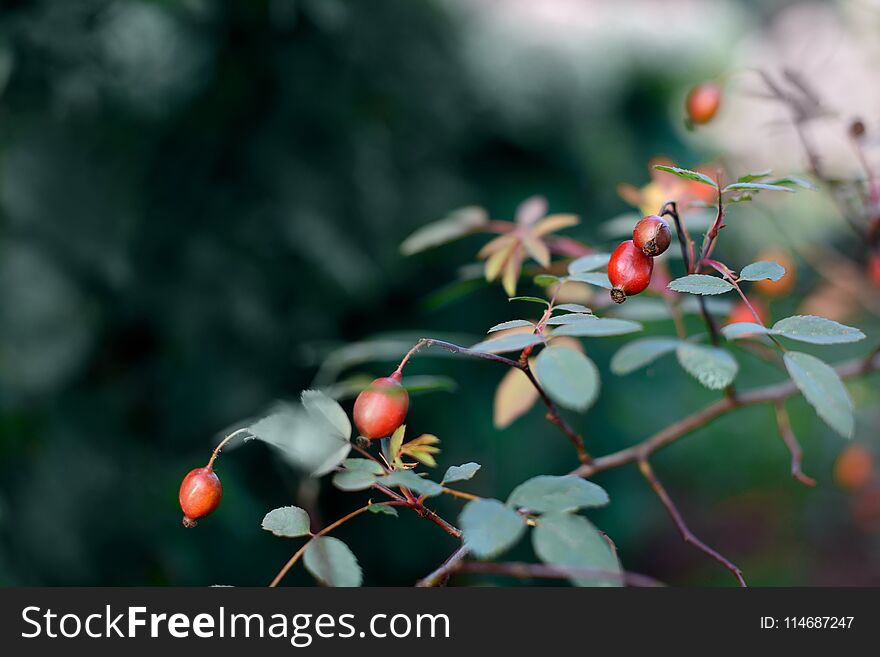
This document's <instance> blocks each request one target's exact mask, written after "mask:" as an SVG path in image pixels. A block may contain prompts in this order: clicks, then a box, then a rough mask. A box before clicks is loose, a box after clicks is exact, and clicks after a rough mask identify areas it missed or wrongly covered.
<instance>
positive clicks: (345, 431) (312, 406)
mask: <svg viewBox="0 0 880 657" xmlns="http://www.w3.org/2000/svg"><path fill="white" fill-rule="evenodd" d="M300 400H301V401H302V405H303V408H305V409H306V412H307V413H308V414H309V415H310V416H311V417H312V419H314V420H315V421H316V422H320V421H324V422H326V423H327V424H328V426H329V427H330V428H332V429H333V430H334V431H335V432H336V433H337V434H339V437H340V438H343V439H345V440H348V439H349V438H351V422H350V421H349V419H348V415H347V414H346V413H345V411H344V410H343V408H342V406H340V405H339V402H337V401H336V400H335V399H331V398H330V397H328V396H327V395H325V394H324V393H323V392H321V391H320V390H303V391H302V393H301V394H300Z"/></svg>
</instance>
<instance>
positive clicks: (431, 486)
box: [376, 470, 443, 497]
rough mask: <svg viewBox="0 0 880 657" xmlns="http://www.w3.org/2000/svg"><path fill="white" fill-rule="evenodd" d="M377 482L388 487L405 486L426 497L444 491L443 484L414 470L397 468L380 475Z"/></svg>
mask: <svg viewBox="0 0 880 657" xmlns="http://www.w3.org/2000/svg"><path fill="white" fill-rule="evenodd" d="M376 482H377V483H379V484H382V485H383V486H387V487H388V488H395V487H398V486H405V487H406V488H409V489H410V490H411V491H414V492H415V493H417V494H418V495H424V496H425V497H434V496H435V495H440V494H441V493H442V492H443V486H441V485H440V484H438V483H437V482H436V481H431V480H430V479H424V478H422V477H420V476H419V475H417V474H416V473H415V472H413V471H412V470H395V471H394V472H392V473H391V474H389V475H386V476H385V477H380V478H379V479H377V480H376Z"/></svg>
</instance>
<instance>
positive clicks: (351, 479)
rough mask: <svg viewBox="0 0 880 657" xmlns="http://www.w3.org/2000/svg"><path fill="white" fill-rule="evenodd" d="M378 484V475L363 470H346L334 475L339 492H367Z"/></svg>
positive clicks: (334, 481) (334, 482)
mask: <svg viewBox="0 0 880 657" xmlns="http://www.w3.org/2000/svg"><path fill="white" fill-rule="evenodd" d="M374 483H376V475H374V474H373V473H372V472H364V471H363V470H345V471H343V472H337V473H336V474H334V475H333V485H334V486H336V488H338V489H339V490H344V491H355V490H366V489H367V488H370V487H371V486H372V485H373V484H374Z"/></svg>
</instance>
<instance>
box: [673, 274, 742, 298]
mask: <svg viewBox="0 0 880 657" xmlns="http://www.w3.org/2000/svg"><path fill="white" fill-rule="evenodd" d="M667 287H668V288H669V289H670V290H673V291H675V292H687V293H688V294H724V293H725V292H730V291H731V290H732V289H733V285H732V284H731V283H730V282H728V281H726V280H724V279H723V278H718V277H717V276H708V275H707V274H688V275H687V276H682V277H681V278H676V279H675V280H674V281H672V282H671V283H670V284H669V285H668V286H667Z"/></svg>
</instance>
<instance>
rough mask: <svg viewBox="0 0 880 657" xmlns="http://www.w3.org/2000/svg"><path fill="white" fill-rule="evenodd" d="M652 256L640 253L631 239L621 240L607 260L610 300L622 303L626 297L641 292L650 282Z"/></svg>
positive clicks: (652, 268)
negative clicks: (610, 286) (610, 288)
mask: <svg viewBox="0 0 880 657" xmlns="http://www.w3.org/2000/svg"><path fill="white" fill-rule="evenodd" d="M653 271H654V258H650V257H648V256H646V255H645V254H644V253H642V250H641V249H639V248H638V247H637V246H636V245H635V244H634V243H633V241H632V240H626V241H625V242H621V243H620V246H618V247H617V248H616V249H614V253H612V254H611V260H609V261H608V280H610V281H611V285H612V286H613V289H612V290H611V300H612V301H614V303H623V302H624V301H626V298H627V297H630V296H633V295H634V294H638V293H639V292H643V291H644V290H645V288H646V287H648V285H649V284H650V283H651V273H652V272H653Z"/></svg>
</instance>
